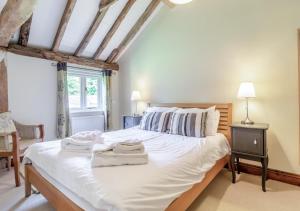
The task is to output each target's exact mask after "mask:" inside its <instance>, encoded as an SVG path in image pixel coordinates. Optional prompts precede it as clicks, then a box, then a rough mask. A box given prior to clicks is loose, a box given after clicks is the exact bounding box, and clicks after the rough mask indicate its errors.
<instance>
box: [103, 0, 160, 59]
mask: <svg viewBox="0 0 300 211" xmlns="http://www.w3.org/2000/svg"><path fill="white" fill-rule="evenodd" d="M159 3H160V0H152V1H151V3H150V4H149V5H148V7H147V8H146V10H145V11H144V13H143V14H142V16H141V17H140V18H139V19H138V21H137V22H136V23H135V25H134V26H133V27H132V29H131V30H130V31H129V33H128V34H127V35H126V37H125V38H124V39H123V41H122V42H121V44H120V45H119V47H118V48H117V49H115V50H114V51H113V52H112V53H111V54H110V56H109V57H108V59H107V60H106V61H112V62H114V61H116V59H117V58H118V57H119V55H120V54H121V53H122V52H123V51H124V49H125V48H126V47H127V45H128V44H129V43H130V42H131V40H132V39H133V38H134V37H135V35H136V34H137V33H138V32H139V30H140V29H141V27H142V26H143V25H144V23H145V22H146V21H147V20H148V18H149V17H150V16H151V14H152V13H153V12H154V11H155V9H156V8H157V6H158V5H159Z"/></svg>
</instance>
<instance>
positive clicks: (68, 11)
mask: <svg viewBox="0 0 300 211" xmlns="http://www.w3.org/2000/svg"><path fill="white" fill-rule="evenodd" d="M75 4H76V0H68V2H67V5H66V7H65V10H64V13H63V15H62V18H61V20H60V23H59V26H58V29H57V32H56V35H55V38H54V42H53V46H52V50H53V51H54V52H56V51H58V49H59V46H60V43H61V41H62V39H63V36H64V34H65V31H66V29H67V26H68V23H69V21H70V18H71V15H72V12H73V9H74V7H75Z"/></svg>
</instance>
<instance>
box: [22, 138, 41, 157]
mask: <svg viewBox="0 0 300 211" xmlns="http://www.w3.org/2000/svg"><path fill="white" fill-rule="evenodd" d="M38 142H41V139H25V140H24V139H22V140H20V141H19V143H20V147H19V148H20V153H21V154H23V153H24V152H25V150H26V149H27V148H28V147H29V146H31V145H32V144H35V143H38Z"/></svg>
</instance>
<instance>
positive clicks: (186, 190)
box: [25, 103, 232, 211]
mask: <svg viewBox="0 0 300 211" xmlns="http://www.w3.org/2000/svg"><path fill="white" fill-rule="evenodd" d="M212 105H216V109H218V110H219V111H220V113H221V118H220V123H219V127H218V134H217V135H216V136H215V137H206V138H205V139H201V140H200V139H198V138H191V137H183V136H177V135H170V134H161V133H157V132H150V131H147V132H146V131H141V130H140V129H138V128H131V129H127V130H121V131H116V132H109V133H106V134H105V136H107V137H113V138H115V139H117V138H118V137H119V138H123V137H131V138H136V137H140V138H141V137H142V139H143V141H144V144H145V148H146V149H147V151H148V152H149V164H147V165H140V166H121V167H113V168H110V167H106V168H97V169H91V168H90V166H89V158H88V157H87V155H84V154H83V155H76V156H74V155H73V154H67V153H64V152H60V150H59V146H60V144H59V141H53V142H49V143H47V144H36V145H34V146H33V148H32V149H31V150H30V151H29V153H28V154H29V155H28V157H29V158H30V160H31V161H32V162H30V164H26V165H25V196H26V197H28V196H30V194H31V185H33V186H34V187H35V188H36V189H38V190H39V191H40V192H41V194H43V195H44V196H45V198H47V199H48V201H49V202H50V203H51V204H52V205H53V207H54V208H56V209H57V210H74V211H75V210H141V209H143V210H167V211H171V210H172V211H177V210H178V211H181V210H186V209H187V208H188V207H189V206H190V205H191V203H192V202H193V201H194V200H195V199H196V198H197V197H198V196H199V194H200V193H201V192H202V191H203V190H204V189H205V188H206V187H207V185H208V184H209V183H210V182H211V181H212V180H213V178H214V177H215V176H216V175H217V174H218V173H219V172H220V171H221V170H222V169H223V168H224V166H225V165H226V164H227V163H228V162H229V159H228V154H229V147H228V146H229V144H230V143H227V141H230V140H231V134H230V127H229V126H230V124H231V116H232V105H231V104H178V103H177V104H151V106H163V107H173V106H176V107H181V108H195V107H197V108H208V107H210V106H212ZM225 137H226V138H225ZM175 163H176V165H175ZM75 164H76V165H75Z"/></svg>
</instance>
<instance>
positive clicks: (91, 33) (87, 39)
mask: <svg viewBox="0 0 300 211" xmlns="http://www.w3.org/2000/svg"><path fill="white" fill-rule="evenodd" d="M108 3H109V1H108V0H102V1H101V3H100V9H99V11H98V12H97V14H96V16H95V18H94V21H93V23H92V25H91V26H90V28H89V30H88V31H87V33H86V34H85V36H84V38H83V39H82V41H81V43H80V45H79V46H78V48H77V49H76V51H75V54H74V55H75V56H80V55H81V54H82V53H83V51H84V50H85V48H86V47H87V45H88V44H89V42H90V41H91V39H92V37H93V36H94V34H95V32H96V31H97V29H98V27H99V25H100V24H101V22H102V20H103V18H104V17H105V15H106V13H107V11H108V9H109V7H110V6H111V4H109V6H106V7H105V8H103V5H107V4H108Z"/></svg>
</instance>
